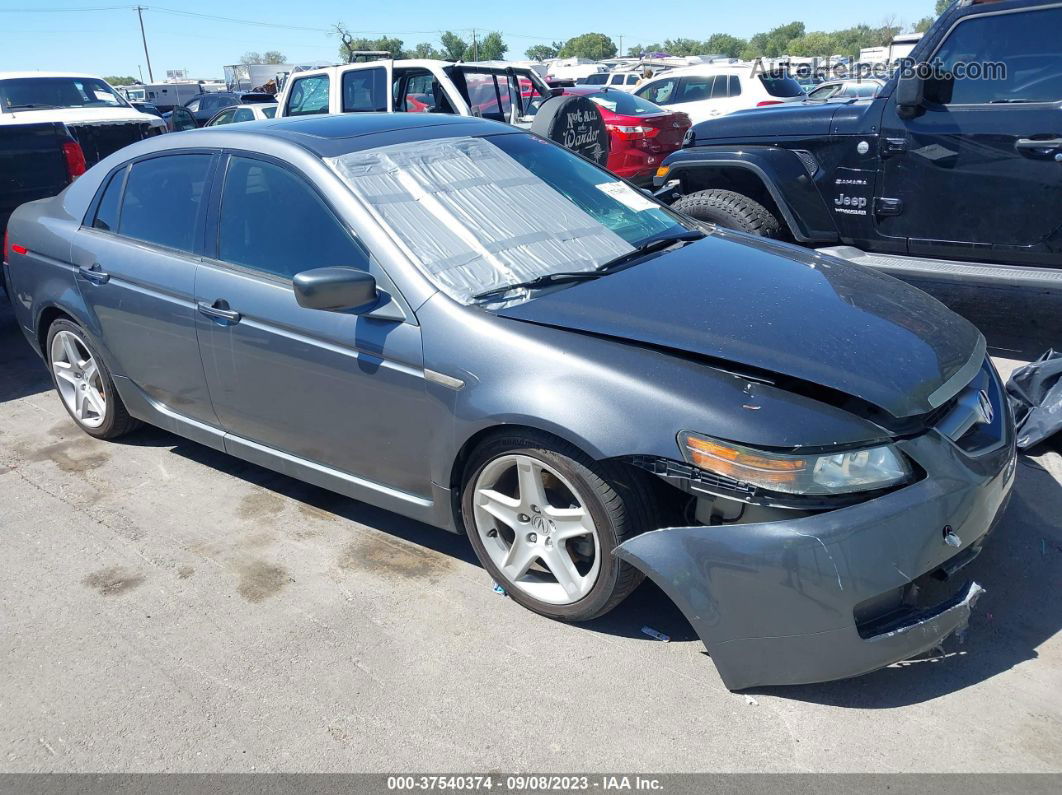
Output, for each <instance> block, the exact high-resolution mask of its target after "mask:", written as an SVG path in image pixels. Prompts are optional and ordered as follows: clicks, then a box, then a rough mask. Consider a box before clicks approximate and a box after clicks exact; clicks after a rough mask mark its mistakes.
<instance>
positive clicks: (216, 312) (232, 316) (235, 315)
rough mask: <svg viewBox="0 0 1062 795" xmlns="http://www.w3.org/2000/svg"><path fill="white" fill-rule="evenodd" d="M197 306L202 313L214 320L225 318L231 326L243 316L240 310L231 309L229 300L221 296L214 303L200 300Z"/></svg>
mask: <svg viewBox="0 0 1062 795" xmlns="http://www.w3.org/2000/svg"><path fill="white" fill-rule="evenodd" d="M196 306H197V307H198V308H199V312H200V314H203V315H206V316H207V317H210V318H213V319H214V320H224V321H225V322H226V323H228V324H229V325H230V326H235V325H236V324H237V323H239V322H240V318H241V317H243V316H242V315H241V314H240V313H239V312H236V311H234V310H232V309H229V302H228V301H222V300H221V299H220V298H219V299H218V300H217V301H215V302H214V303H213V304H207V303H204V302H202V301H199V302H198V303H197V304H196Z"/></svg>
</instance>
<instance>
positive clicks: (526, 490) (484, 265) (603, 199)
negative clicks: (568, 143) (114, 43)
mask: <svg viewBox="0 0 1062 795" xmlns="http://www.w3.org/2000/svg"><path fill="white" fill-rule="evenodd" d="M9 232H10V234H9V242H8V249H7V252H6V253H5V257H6V258H7V260H8V263H9V266H10V268H9V277H10V280H11V283H12V290H13V294H14V296H15V301H14V306H15V312H16V317H17V320H18V323H19V326H20V327H21V328H22V330H23V331H24V333H25V336H26V339H27V340H28V341H29V343H30V344H31V345H32V346H33V347H34V348H35V349H36V350H37V351H38V352H39V353H40V354H41V355H42V356H43V358H44V359H45V361H46V363H47V365H48V368H49V370H50V372H51V374H52V377H53V380H54V384H55V387H56V389H57V391H58V393H59V397H60V399H61V401H62V404H63V406H64V407H65V408H66V410H67V411H68V412H69V414H70V416H71V417H72V418H73V419H74V421H75V422H76V423H77V424H78V425H79V426H80V427H81V428H82V429H83V430H84V431H85V432H86V433H88V434H90V435H92V436H95V437H98V438H104V439H111V438H116V437H118V436H120V435H122V434H125V433H127V432H129V431H131V430H132V429H133V428H134V427H135V426H136V425H137V423H138V421H144V422H148V423H151V424H154V425H158V426H161V427H164V428H167V429H169V430H170V431H173V432H175V433H177V434H181V435H184V436H187V437H189V438H190V439H193V440H195V441H197V442H200V443H202V444H205V445H208V446H210V447H214V448H216V449H219V450H223V451H225V452H227V453H230V454H232V455H235V456H238V457H241V458H244V459H246V460H249V461H252V462H254V463H256V464H259V465H262V466H265V467H270V468H273V469H275V470H278V471H282V472H284V473H286V474H288V475H291V476H293V477H297V478H301V479H303V480H306V481H308V482H310V483H314V484H316V485H318V486H322V487H325V488H329V489H332V490H334V491H337V492H339V493H342V494H345V495H348V496H350V497H353V498H355V499H358V500H362V501H364V502H367V503H370V504H373V505H376V506H379V507H382V508H386V509H389V510H392V511H395V512H397V513H399V514H402V515H404V516H407V517H411V518H414V519H417V520H420V521H422V522H426V523H428V524H431V525H435V526H437V527H440V528H443V529H446V530H450V531H452V532H456V533H463V534H466V535H467V536H468V537H469V540H470V542H471V544H472V546H473V548H474V549H475V551H476V554H477V555H478V556H479V559H480V561H481V562H482V564H483V566H484V568H485V569H486V572H485V574H484V578H485V579H486V578H488V577H490V578H493V579H494V580H495V581H496V582H497V583H499V584H500V585H501V586H502V587H503V588H504V589H505V591H506V592H507V593H508V594H509V595H510V596H511V597H512V599H514V600H515V601H516V602H518V603H520V604H522V605H524V606H526V607H528V608H530V609H531V610H534V611H537V612H539V613H541V614H543V615H546V616H550V617H552V618H557V619H562V620H569V621H580V620H587V619H591V618H594V617H596V616H599V615H602V614H603V613H605V612H607V611H609V610H611V609H612V608H614V607H616V605H618V604H619V603H620V602H621V601H622V600H623V599H624V597H625V596H627V595H628V594H629V593H630V592H631V591H632V590H633V589H634V588H635V586H636V585H637V584H638V582H639V580H640V579H641V578H642V576H643V575H645V574H647V575H648V576H649V577H651V578H652V579H653V580H655V581H656V582H657V583H658V584H659V585H660V586H661V587H662V588H663V589H664V590H665V591H666V592H667V593H668V594H669V595H670V597H671V598H672V599H674V601H675V602H676V603H677V604H678V606H679V607H680V608H681V609H682V610H683V612H684V613H685V614H686V616H687V617H688V618H689V620H690V622H691V623H692V624H693V626H694V627H695V628H696V630H697V632H698V633H699V634H700V636H701V638H702V639H703V640H704V643H705V644H706V646H707V648H708V650H709V652H710V654H711V658H712V660H713V661H714V662H715V664H716V666H717V667H718V669H719V672H720V674H721V675H722V678H723V681H724V682H725V683H726V685H727V686H728V687H730V688H743V687H749V686H752V685H758V684H766V683H797V682H811V681H819V680H824V679H833V678H840V677H846V676H852V675H855V674H860V673H863V672H865V671H869V670H873V669H875V668H879V667H881V666H884V665H887V664H889V663H892V662H895V661H897V660H902V659H906V658H908V657H910V656H912V655H915V654H919V653H921V652H924V651H926V650H927V649H931V648H933V647H935V646H936V645H937V644H939V643H940V642H941V640H942V639H943V638H945V637H946V636H948V635H950V634H951V633H952V632H953V631H955V630H957V629H959V628H961V627H963V626H965V624H966V621H967V619H968V617H969V615H970V610H971V608H972V606H973V603H974V601H975V600H976V599H977V596H978V594H979V593H980V592H981V588H980V586H978V585H977V584H976V583H971V582H967V583H963V582H962V580H961V578H959V576H958V574H957V573H958V572H959V571H960V569H962V568H963V567H964V566H965V565H966V564H968V563H969V562H970V561H972V560H973V559H974V557H975V556H976V555H977V553H978V551H979V550H980V548H981V545H982V544H983V543H984V541H985V537H986V534H987V533H988V531H989V529H990V528H991V527H992V526H993V524H994V522H995V520H996V518H997V516H998V515H999V514H1000V512H1001V510H1002V508H1003V505H1004V504H1005V502H1006V500H1007V497H1008V495H1009V493H1010V489H1011V485H1012V483H1013V479H1014V469H1015V450H1014V430H1013V420H1012V417H1011V414H1010V410H1009V408H1008V406H1007V402H1006V399H1005V397H1004V393H1003V390H1002V387H1001V384H1000V380H999V377H998V375H997V373H996V371H995V369H994V368H993V366H992V364H991V362H990V361H989V359H988V358H987V357H986V355H985V340H984V338H983V337H982V335H981V334H980V333H979V332H978V331H977V329H976V328H974V327H973V326H972V325H971V324H969V323H968V322H966V321H965V320H963V319H962V318H960V317H958V316H957V315H955V314H953V313H951V312H950V311H948V310H947V309H945V308H944V307H943V306H942V305H940V304H939V303H937V302H936V301H934V300H933V299H931V298H930V297H928V296H927V295H926V294H925V293H922V292H920V291H918V290H916V289H914V288H912V287H910V286H908V285H906V284H904V283H902V282H899V281H896V280H894V279H892V278H890V277H887V276H883V275H881V274H879V273H876V272H874V271H872V270H868V269H866V268H860V267H857V266H853V265H850V264H848V263H845V262H842V261H839V260H836V259H832V258H829V257H823V256H821V255H817V254H814V253H812V252H809V251H807V250H806V249H802V248H800V247H797V246H791V245H786V244H783V243H778V242H775V241H770V240H760V239H757V238H753V237H750V236H747V235H742V234H738V233H734V232H730V231H727V230H719V229H716V228H714V227H711V226H707V227H705V228H703V229H702V225H700V224H698V223H696V222H693V221H691V220H688V219H685V218H684V217H683V216H680V215H678V214H676V213H674V212H672V211H671V210H669V209H668V208H667V207H665V206H664V205H662V204H660V203H658V202H656V201H654V200H652V199H651V198H649V197H648V196H646V195H645V194H644V193H642V192H641V191H639V190H637V189H636V188H634V187H632V186H630V185H629V184H628V183H626V182H624V181H622V180H618V179H617V178H616V177H615V176H614V175H612V174H610V173H609V172H607V171H605V170H603V169H601V168H599V167H597V166H595V165H593V164H591V163H590V162H589V161H587V160H584V159H582V158H580V157H579V156H577V155H575V154H573V153H572V152H570V151H568V150H566V149H564V148H562V147H560V146H558V145H555V144H553V143H551V142H549V141H546V140H544V139H542V138H539V137H537V136H535V135H531V134H529V133H526V132H523V131H521V130H518V129H516V128H514V127H511V126H508V125H505V124H501V123H497V122H492V121H487V120H483V119H475V118H463V117H458V116H438V115H432V114H408V113H407V114H402V113H398V114H364V115H362V114H351V115H333V116H311V117H302V118H293V119H278V120H267V121H259V122H256V123H254V124H243V125H226V126H221V127H211V128H208V129H204V130H197V131H195V132H194V133H192V132H190V133H178V134H174V135H164V136H159V137H158V138H156V139H154V140H151V141H145V142H142V143H139V144H136V145H134V146H132V147H129V148H128V149H126V150H123V151H122V152H120V153H118V154H116V155H113V156H112V157H110V158H108V159H107V160H106V161H104V162H102V163H100V164H99V165H98V166H96V167H94V168H93V169H91V170H90V171H89V172H87V173H86V174H85V175H83V176H82V177H80V178H79V179H78V180H77V182H75V183H74V184H73V185H72V186H71V187H69V188H68V189H66V191H65V192H64V193H63V194H61V195H60V196H58V197H55V198H54V199H46V200H42V201H38V202H33V203H31V204H28V205H24V206H23V207H21V208H19V209H18V210H17V211H16V212H15V213H14V215H13V216H12V218H11V223H10V228H9ZM938 580H945V581H946V584H945V585H943V586H940V585H939V583H938V582H937V581H938ZM934 583H936V584H937V586H938V587H936V588H933V589H930V588H924V587H923V586H926V585H927V584H934ZM941 591H943V592H941ZM930 594H936V596H935V597H934V596H929V595H930ZM499 604H500V603H499ZM498 620H499V621H500V620H502V619H501V617H500V616H499V619H498ZM547 659H548V655H547ZM944 664H946V663H944ZM919 670H920V669H919V668H918V667H912V668H910V669H909V670H908V673H909V674H910V675H911V676H917V675H918V672H919Z"/></svg>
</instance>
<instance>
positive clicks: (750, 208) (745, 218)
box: [671, 188, 782, 238]
mask: <svg viewBox="0 0 1062 795" xmlns="http://www.w3.org/2000/svg"><path fill="white" fill-rule="evenodd" d="M671 208H672V209H673V210H676V211H677V212H680V213H685V214H686V215H688V216H690V217H691V218H696V219H697V220H698V221H708V222H709V223H712V224H716V225H718V226H722V227H726V228H727V229H736V230H738V231H739V232H746V233H748V234H750V235H760V236H761V237H772V238H776V237H778V236H779V234H780V233H781V231H782V226H781V224H780V223H778V219H777V218H775V217H774V215H773V214H772V213H771V211H770V210H768V209H767V208H766V207H764V206H763V205H762V204H760V203H759V202H754V201H753V200H752V199H750V198H749V197H748V196H742V195H741V194H740V193H734V191H732V190H719V189H717V188H712V189H711V190H702V191H697V193H691V194H690V195H689V196H683V197H682V198H681V199H679V200H678V201H676V202H675V203H674V204H672V205H671Z"/></svg>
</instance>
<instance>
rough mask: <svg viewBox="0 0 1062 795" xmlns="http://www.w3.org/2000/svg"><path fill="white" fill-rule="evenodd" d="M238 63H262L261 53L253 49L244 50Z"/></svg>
mask: <svg viewBox="0 0 1062 795" xmlns="http://www.w3.org/2000/svg"><path fill="white" fill-rule="evenodd" d="M240 63H262V55H261V53H257V52H255V51H254V50H251V51H250V52H245V53H244V54H243V55H242V56H241V58H240Z"/></svg>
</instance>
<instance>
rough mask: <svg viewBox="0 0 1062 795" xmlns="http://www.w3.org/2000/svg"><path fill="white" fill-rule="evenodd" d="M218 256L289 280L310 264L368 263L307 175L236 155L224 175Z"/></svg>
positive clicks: (309, 267) (366, 265) (309, 266)
mask: <svg viewBox="0 0 1062 795" xmlns="http://www.w3.org/2000/svg"><path fill="white" fill-rule="evenodd" d="M218 259H220V260H222V261H224V262H231V263H233V264H236V265H242V266H244V267H247V268H253V269H255V270H258V271H262V272H264V273H268V274H272V275H273V276H280V277H282V278H285V279H290V278H291V277H292V276H294V275H295V274H296V273H300V272H301V271H305V270H310V269H311V268H325V267H329V266H333V265H345V266H349V267H354V268H367V267H368V259H367V257H366V255H365V253H364V251H363V250H362V249H361V247H360V246H359V245H358V244H357V243H355V242H354V239H353V238H352V237H351V235H350V233H349V232H348V231H347V229H346V228H345V227H344V226H343V225H342V224H341V223H340V222H339V220H338V219H337V218H336V217H335V215H334V214H333V213H332V211H331V209H329V207H328V205H326V204H325V203H324V202H323V201H322V200H321V198H320V197H319V196H318V195H317V192H316V191H315V190H313V189H312V188H311V187H310V186H309V184H307V182H306V180H304V179H303V178H302V177H300V176H297V175H296V174H294V173H292V172H291V171H289V170H288V169H286V168H282V167H281V166H278V165H275V164H273V163H267V162H264V161H261V160H253V159H251V158H245V157H233V158H232V159H231V160H230V161H229V168H228V172H227V173H226V175H225V187H224V190H223V191H222V196H221V220H220V223H219V230H218Z"/></svg>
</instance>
